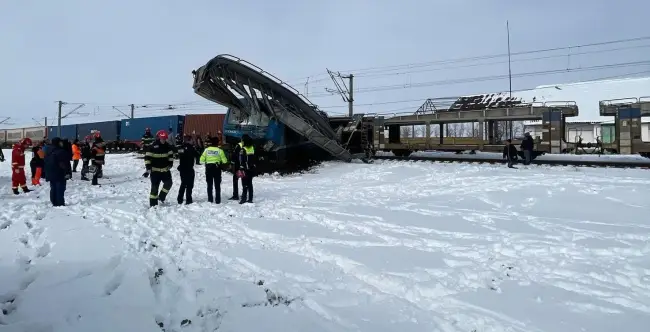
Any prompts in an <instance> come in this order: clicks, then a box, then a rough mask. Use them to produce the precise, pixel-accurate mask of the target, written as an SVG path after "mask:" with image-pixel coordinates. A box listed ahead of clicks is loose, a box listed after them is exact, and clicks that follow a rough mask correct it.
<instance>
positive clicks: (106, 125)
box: [77, 121, 122, 142]
mask: <svg viewBox="0 0 650 332" xmlns="http://www.w3.org/2000/svg"><path fill="white" fill-rule="evenodd" d="M121 130H122V128H121V123H120V121H103V122H94V123H80V124H78V125H77V135H78V138H79V139H83V138H84V137H86V136H88V135H91V134H93V133H94V132H95V131H99V132H100V133H101V135H102V138H103V139H104V141H106V142H112V141H117V140H120V133H121Z"/></svg>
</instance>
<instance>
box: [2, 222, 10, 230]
mask: <svg viewBox="0 0 650 332" xmlns="http://www.w3.org/2000/svg"><path fill="white" fill-rule="evenodd" d="M9 226H11V220H7V221H5V222H3V223H1V224H0V230H3V229H7V228H9Z"/></svg>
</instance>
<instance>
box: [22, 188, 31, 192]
mask: <svg viewBox="0 0 650 332" xmlns="http://www.w3.org/2000/svg"><path fill="white" fill-rule="evenodd" d="M22 189H23V192H24V193H28V192H30V191H32V190H31V189H29V188H27V187H23V188H22Z"/></svg>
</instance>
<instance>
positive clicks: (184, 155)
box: [176, 135, 200, 204]
mask: <svg viewBox="0 0 650 332" xmlns="http://www.w3.org/2000/svg"><path fill="white" fill-rule="evenodd" d="M176 151H177V153H178V167H177V168H176V169H177V170H178V172H179V174H180V176H181V185H180V187H179V188H178V204H183V196H185V204H192V189H194V179H195V176H196V173H194V163H195V161H196V157H197V156H200V155H199V152H198V151H197V150H196V148H195V147H194V145H193V144H192V137H191V136H189V135H185V137H184V138H183V142H182V144H181V145H180V146H177V149H176Z"/></svg>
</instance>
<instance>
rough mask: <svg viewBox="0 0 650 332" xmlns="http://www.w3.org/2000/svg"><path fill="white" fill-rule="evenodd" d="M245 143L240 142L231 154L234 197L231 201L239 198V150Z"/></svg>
mask: <svg viewBox="0 0 650 332" xmlns="http://www.w3.org/2000/svg"><path fill="white" fill-rule="evenodd" d="M243 145H244V143H242V142H239V143H238V144H237V145H235V147H234V148H233V149H232V152H231V154H230V171H231V172H232V197H230V200H231V201H237V200H239V177H238V176H237V171H238V170H239V152H240V151H241V147H242V146H243Z"/></svg>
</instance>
